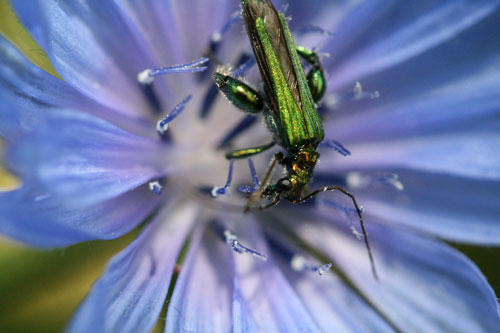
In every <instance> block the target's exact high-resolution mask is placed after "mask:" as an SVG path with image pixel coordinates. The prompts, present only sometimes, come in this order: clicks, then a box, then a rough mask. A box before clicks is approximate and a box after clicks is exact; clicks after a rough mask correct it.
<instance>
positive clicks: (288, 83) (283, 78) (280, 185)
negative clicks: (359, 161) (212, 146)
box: [214, 0, 376, 276]
mask: <svg viewBox="0 0 500 333" xmlns="http://www.w3.org/2000/svg"><path fill="white" fill-rule="evenodd" d="M241 5H242V8H243V10H242V16H243V20H244V22H245V25H246V31H247V33H248V37H249V40H250V44H251V45H252V49H253V52H254V55H255V58H256V60H257V64H258V67H259V70H260V74H261V77H262V79H263V81H264V93H265V96H264V97H263V96H261V94H260V93H259V92H258V91H256V90H255V89H253V88H252V87H250V86H249V85H248V84H246V83H245V82H243V81H241V80H238V79H236V78H233V77H231V76H230V74H228V73H224V72H222V71H217V72H215V73H214V78H215V82H216V84H217V86H218V88H219V89H220V90H221V91H222V93H223V94H224V95H225V96H226V97H227V98H228V100H229V101H230V102H231V103H233V104H234V105H235V106H237V107H238V108H240V109H241V110H242V111H245V112H248V113H259V112H263V114H264V119H265V123H266V125H267V127H268V128H269V130H270V131H271V133H272V134H273V139H274V140H273V142H271V143H269V144H266V145H263V146H259V147H252V148H245V149H240V150H236V151H233V152H230V153H228V154H227V155H226V157H227V158H228V159H238V158H245V157H249V156H252V155H255V154H258V153H261V152H263V151H265V150H267V149H269V148H271V147H272V146H273V145H275V144H278V145H280V146H281V147H283V148H284V149H285V150H286V152H287V154H286V155H285V154H283V153H281V152H278V153H276V154H274V157H273V160H272V162H271V164H270V167H269V169H268V171H267V173H266V175H265V177H264V179H263V181H262V182H261V184H260V188H259V189H258V190H257V191H256V192H254V193H253V194H252V195H251V196H250V198H249V200H248V204H247V207H246V211H248V210H250V209H251V208H253V206H254V205H255V204H256V203H257V202H259V201H260V200H261V199H269V200H272V202H271V203H270V204H268V205H266V206H261V207H259V208H260V209H265V208H269V207H271V206H273V205H276V204H278V203H279V202H280V200H281V199H283V198H284V199H287V200H289V201H291V202H292V203H294V204H296V203H303V202H305V201H306V200H308V199H310V198H312V197H314V196H315V195H317V194H319V193H321V192H326V191H335V190H336V191H340V192H342V193H343V194H345V195H346V196H348V197H349V198H350V199H351V200H352V202H353V204H354V207H355V208H356V211H357V214H358V217H359V219H360V223H361V228H362V231H363V234H364V236H365V237H364V239H365V245H366V247H367V249H368V253H369V257H370V261H371V263H372V270H373V273H374V275H375V276H376V272H375V267H374V265H373V258H372V254H371V250H370V246H369V243H368V238H367V237H366V230H365V227H364V224H363V218H362V214H361V209H360V208H359V205H358V203H357V202H356V199H355V197H354V196H353V195H352V194H351V193H349V192H348V191H347V190H345V189H343V188H342V187H340V186H327V187H324V188H321V189H318V190H316V191H313V192H311V193H308V194H306V193H307V192H308V184H309V182H310V180H311V178H312V177H313V172H314V167H315V165H316V162H317V161H318V159H319V153H318V152H317V148H318V145H319V144H320V143H321V142H322V141H323V138H324V132H323V125H322V123H321V119H320V117H319V115H318V112H317V110H316V102H318V101H319V100H321V98H322V97H323V96H324V94H325V91H326V80H325V75H324V71H323V68H322V66H321V63H320V60H319V56H318V54H317V53H316V52H314V51H312V50H308V49H306V48H304V47H301V46H297V45H295V42H294V40H293V37H292V34H291V32H290V28H289V26H288V22H287V19H286V17H285V16H284V15H283V13H281V12H278V11H277V10H276V9H275V8H274V6H273V4H272V3H271V2H270V1H269V0H241ZM299 55H300V56H301V57H302V58H303V59H304V60H305V61H307V62H308V63H309V64H310V65H311V67H312V68H311V70H310V72H309V73H308V75H307V77H306V75H305V73H304V69H303V67H302V63H301V61H300V58H299ZM277 163H279V164H282V165H283V166H284V167H285V168H286V171H287V174H286V176H285V177H283V178H281V179H279V180H278V181H277V182H276V184H269V182H270V178H271V174H272V171H273V169H274V167H275V165H276V164H277Z"/></svg>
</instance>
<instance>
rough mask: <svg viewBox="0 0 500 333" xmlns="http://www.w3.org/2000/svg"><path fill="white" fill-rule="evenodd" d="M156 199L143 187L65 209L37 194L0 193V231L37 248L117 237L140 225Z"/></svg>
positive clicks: (35, 191)
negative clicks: (97, 201)
mask: <svg viewBox="0 0 500 333" xmlns="http://www.w3.org/2000/svg"><path fill="white" fill-rule="evenodd" d="M158 201H159V198H158V196H157V195H155V194H153V193H152V192H151V191H150V190H149V189H148V188H147V186H142V187H140V188H138V189H136V190H134V191H131V192H129V193H126V194H123V195H121V196H119V197H116V198H114V199H111V200H108V201H104V202H100V203H97V204H94V205H90V206H85V205H82V206H80V207H75V208H69V207H67V206H66V205H65V203H64V202H61V201H60V200H58V199H57V198H54V197H53V196H51V195H49V194H47V193H46V192H43V191H41V190H40V189H33V188H29V187H28V186H26V185H25V186H24V187H23V188H21V189H19V190H16V191H12V192H0V203H1V204H0V232H1V233H3V234H5V235H7V236H9V237H12V238H14V239H17V240H19V241H22V242H25V243H28V244H30V245H34V246H37V247H63V246H69V245H72V244H75V243H79V242H83V241H86V240H94V239H112V238H117V237H120V236H122V235H124V234H125V233H127V232H129V231H130V230H132V229H133V228H134V227H136V226H137V225H138V224H139V223H141V222H142V221H143V220H144V219H145V218H146V216H147V215H148V214H150V213H151V211H152V210H153V208H154V207H155V206H156V205H157V204H158Z"/></svg>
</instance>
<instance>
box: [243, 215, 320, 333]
mask: <svg viewBox="0 0 500 333" xmlns="http://www.w3.org/2000/svg"><path fill="white" fill-rule="evenodd" d="M235 233H237V234H238V235H239V236H240V238H241V242H242V243H243V244H245V245H246V246H249V247H251V248H252V249H255V250H257V251H259V252H260V253H263V254H266V255H269V253H270V252H269V249H268V248H267V246H266V244H265V242H264V239H263V235H262V234H261V233H260V231H259V230H258V229H257V226H256V222H255V221H254V220H253V219H251V218H245V219H244V220H241V219H240V220H238V224H237V225H235ZM234 256H235V261H236V273H235V274H236V275H237V278H238V279H239V282H240V283H239V286H240V287H241V293H242V295H243V298H244V300H245V303H246V306H247V309H248V311H249V312H250V313H251V314H252V317H253V318H254V319H255V322H256V324H257V325H258V331H263V332H293V331H299V332H319V331H320V329H319V328H318V326H317V325H316V323H315V321H314V319H313V318H312V317H311V314H310V313H309V312H308V310H307V308H306V307H305V306H304V304H303V303H302V301H301V299H300V298H299V296H298V295H297V294H296V293H295V291H294V290H293V289H292V287H291V286H290V284H289V283H288V281H287V280H286V279H285V277H284V276H283V274H282V272H281V271H280V269H279V268H278V267H277V266H276V265H275V263H274V262H273V260H272V258H270V257H269V258H268V260H267V261H263V260H261V259H258V258H256V257H254V256H251V255H249V254H236V253H235V254H234Z"/></svg>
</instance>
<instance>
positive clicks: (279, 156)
mask: <svg viewBox="0 0 500 333" xmlns="http://www.w3.org/2000/svg"><path fill="white" fill-rule="evenodd" d="M282 161H283V153H281V152H277V153H275V154H274V156H273V158H272V160H271V163H270V164H269V167H268V168H267V172H266V175H265V176H264V178H263V179H262V181H261V182H260V186H259V188H258V189H257V191H255V192H254V193H252V195H251V196H250V198H248V201H247V205H246V207H245V210H244V212H245V213H248V212H249V211H250V209H251V208H252V207H253V206H254V205H255V204H256V203H257V202H259V201H260V200H261V199H262V193H263V192H264V189H265V188H266V187H267V185H268V184H269V181H270V180H271V175H272V174H273V171H274V168H275V167H276V164H277V163H282ZM278 198H279V195H278ZM275 199H276V198H275ZM278 202H279V199H278V201H277V202H276V204H278Z"/></svg>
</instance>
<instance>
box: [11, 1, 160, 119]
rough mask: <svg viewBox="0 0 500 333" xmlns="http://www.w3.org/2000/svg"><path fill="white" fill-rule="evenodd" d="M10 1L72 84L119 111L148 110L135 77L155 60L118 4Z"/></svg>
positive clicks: (137, 112) (59, 71) (63, 75)
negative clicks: (117, 6)
mask: <svg viewBox="0 0 500 333" xmlns="http://www.w3.org/2000/svg"><path fill="white" fill-rule="evenodd" d="M12 5H13V7H14V9H15V10H16V12H17V14H18V15H19V17H20V19H21V21H22V22H23V23H24V24H25V26H26V28H27V29H28V31H29V32H30V33H31V34H32V36H33V38H34V39H35V40H36V41H37V42H38V43H39V45H40V46H41V47H42V49H43V50H44V51H45V52H46V53H47V55H48V56H49V58H50V60H51V62H52V64H53V65H54V67H55V68H56V70H57V71H58V73H59V74H60V75H61V76H62V77H63V78H64V79H65V80H66V81H67V82H68V83H69V84H70V85H72V86H73V87H75V88H76V89H77V90H79V91H81V92H82V93H83V94H85V95H87V96H89V97H90V98H93V99H95V100H97V101H99V102H100V103H102V104H103V105H106V106H108V107H110V108H112V109H115V110H118V111H120V112H127V113H129V114H134V113H135V114H139V113H141V112H146V111H147V110H149V105H148V104H147V102H146V99H145V97H144V95H143V94H142V93H141V90H140V88H139V84H138V82H137V79H136V76H137V74H138V73H139V72H140V71H142V70H144V69H146V68H151V67H154V66H153V65H154V64H152V63H151V62H150V60H149V59H150V57H149V53H148V52H149V50H148V48H147V47H146V46H145V43H144V41H143V40H142V39H141V36H140V35H139V33H138V32H137V31H136V30H135V27H134V26H133V24H131V22H130V21H128V20H126V19H125V18H124V17H123V16H122V14H121V13H120V12H119V10H118V9H117V8H116V5H115V4H113V3H112V2H102V1H97V0H96V1H87V2H85V3H83V2H60V1H54V0H49V1H45V0H40V1H30V2H29V3H28V2H26V1H22V0H21V1H19V0H16V1H12Z"/></svg>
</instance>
